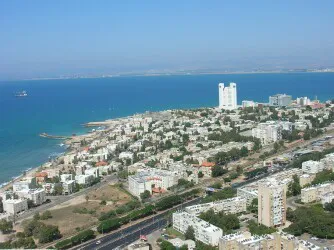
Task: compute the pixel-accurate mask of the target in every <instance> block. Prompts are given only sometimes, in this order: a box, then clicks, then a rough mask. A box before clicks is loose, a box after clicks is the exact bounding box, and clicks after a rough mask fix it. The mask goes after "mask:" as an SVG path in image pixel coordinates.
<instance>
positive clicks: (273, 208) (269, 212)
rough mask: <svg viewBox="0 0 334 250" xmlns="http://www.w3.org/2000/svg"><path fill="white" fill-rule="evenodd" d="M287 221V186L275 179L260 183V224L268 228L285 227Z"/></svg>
mask: <svg viewBox="0 0 334 250" xmlns="http://www.w3.org/2000/svg"><path fill="white" fill-rule="evenodd" d="M285 221H286V186H285V185H284V184H279V183H278V182H277V181H276V180H275V179H268V181H267V182H264V183H259V190H258V222H259V223H260V224H263V225H265V226H267V227H275V226H281V225H284V224H285Z"/></svg>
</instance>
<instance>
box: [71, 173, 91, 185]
mask: <svg viewBox="0 0 334 250" xmlns="http://www.w3.org/2000/svg"><path fill="white" fill-rule="evenodd" d="M75 180H76V182H77V183H78V184H80V185H90V184H91V183H92V182H93V180H94V176H93V175H86V174H81V175H76V176H75Z"/></svg>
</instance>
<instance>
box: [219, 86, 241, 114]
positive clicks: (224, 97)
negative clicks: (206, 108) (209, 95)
mask: <svg viewBox="0 0 334 250" xmlns="http://www.w3.org/2000/svg"><path fill="white" fill-rule="evenodd" d="M218 91H219V108H221V109H228V110H232V109H237V108H238V104H237V103H238V102H237V84H236V83H234V82H231V83H230V85H229V86H228V87H227V86H226V87H225V85H224V83H219V84H218Z"/></svg>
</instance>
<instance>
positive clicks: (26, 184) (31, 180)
mask: <svg viewBox="0 0 334 250" xmlns="http://www.w3.org/2000/svg"><path fill="white" fill-rule="evenodd" d="M35 187H36V178H35V177H25V178H23V179H21V180H20V181H17V182H14V183H13V191H14V192H17V191H21V190H25V189H31V188H35Z"/></svg>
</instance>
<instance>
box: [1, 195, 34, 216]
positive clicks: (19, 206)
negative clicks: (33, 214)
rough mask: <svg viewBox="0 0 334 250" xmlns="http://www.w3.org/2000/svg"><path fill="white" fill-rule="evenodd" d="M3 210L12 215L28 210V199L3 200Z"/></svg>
mask: <svg viewBox="0 0 334 250" xmlns="http://www.w3.org/2000/svg"><path fill="white" fill-rule="evenodd" d="M3 210H4V211H5V212H6V213H8V214H11V215H16V214H18V213H20V212H23V211H25V210H28V202H27V200H26V199H15V200H14V199H8V200H4V201H3Z"/></svg>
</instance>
